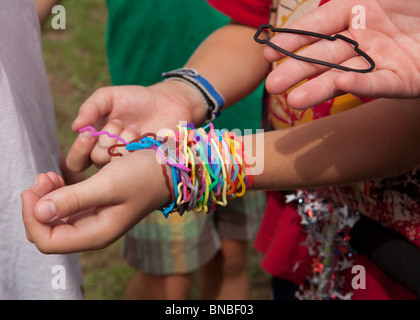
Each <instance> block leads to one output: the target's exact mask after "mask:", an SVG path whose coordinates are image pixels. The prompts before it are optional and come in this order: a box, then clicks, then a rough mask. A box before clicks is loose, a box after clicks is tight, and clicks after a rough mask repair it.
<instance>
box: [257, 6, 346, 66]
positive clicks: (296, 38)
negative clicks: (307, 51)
mask: <svg viewBox="0 0 420 320" xmlns="http://www.w3.org/2000/svg"><path fill="white" fill-rule="evenodd" d="M351 7H352V5H351V3H349V1H332V2H329V3H326V4H324V5H322V6H320V7H319V8H317V9H315V10H313V11H311V12H310V13H308V14H306V15H304V16H303V17H302V18H300V19H299V20H297V21H296V22H294V23H292V24H290V25H289V26H287V27H288V28H291V29H299V30H307V31H311V32H316V33H321V34H326V35H333V34H336V33H340V32H342V31H344V30H346V29H347V27H348V14H349V12H351ZM349 10H350V11H349ZM318 40H319V39H318V38H314V37H309V36H303V35H296V34H291V33H278V34H276V35H275V36H274V37H273V38H272V39H271V42H273V43H274V44H276V45H278V46H279V47H281V48H284V49H286V50H288V51H290V52H294V51H296V50H298V49H300V48H302V47H304V46H306V45H308V44H311V43H314V42H316V41H318ZM264 57H265V58H266V59H267V60H268V61H270V62H274V61H277V60H279V59H281V58H284V55H283V54H282V53H280V52H278V51H277V50H275V49H273V48H271V47H269V46H266V47H265V48H264Z"/></svg>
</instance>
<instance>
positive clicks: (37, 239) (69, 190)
mask: <svg viewBox="0 0 420 320" xmlns="http://www.w3.org/2000/svg"><path fill="white" fill-rule="evenodd" d="M167 173H168V175H169V176H170V177H171V175H170V170H169V168H168V169H167ZM169 198H170V193H169V191H168V190H167V188H166V184H165V178H164V176H163V174H162V168H161V165H160V164H159V163H158V161H157V159H156V153H155V151H154V150H143V151H136V152H133V153H130V154H128V155H125V156H124V157H122V158H119V159H117V160H116V161H112V162H111V163H109V164H108V165H106V166H105V167H103V168H102V169H101V170H100V171H99V172H98V173H97V174H95V175H93V176H92V177H91V178H89V179H87V180H85V181H82V182H80V183H76V184H74V185H71V186H65V185H64V181H63V179H62V178H61V177H59V176H58V175H57V174H55V173H52V172H49V173H48V174H41V175H39V176H38V178H37V181H36V183H35V184H34V186H32V187H31V189H30V190H26V191H24V192H23V193H22V214H23V221H24V224H25V228H26V234H27V237H28V239H29V240H30V241H32V242H33V243H35V245H36V246H37V247H38V249H39V250H40V251H41V252H43V253H71V252H78V251H84V250H93V249H101V248H104V247H106V246H108V245H109V244H111V243H112V242H114V241H115V240H117V239H118V238H119V237H121V236H122V235H123V234H125V233H126V232H127V231H128V230H129V229H130V228H131V227H132V226H134V225H135V224H136V223H138V221H140V220H141V219H142V218H144V217H145V216H146V215H148V214H149V213H151V212H152V211H153V210H156V209H159V208H160V207H162V206H163V205H165V204H166V203H167V202H168V201H169Z"/></svg>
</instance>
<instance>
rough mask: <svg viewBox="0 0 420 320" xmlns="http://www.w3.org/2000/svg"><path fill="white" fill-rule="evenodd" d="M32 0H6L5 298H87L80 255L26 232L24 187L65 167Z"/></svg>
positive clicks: (1, 42) (2, 55)
mask: <svg viewBox="0 0 420 320" xmlns="http://www.w3.org/2000/svg"><path fill="white" fill-rule="evenodd" d="M40 38H41V33H40V27H39V22H38V15H37V12H36V7H35V1H34V0H19V1H16V0H7V1H6V0H2V1H0V141H1V146H0V150H1V151H0V152H1V156H0V299H16V300H17V299H82V298H83V295H82V291H81V283H82V281H81V279H82V277H81V270H80V265H79V261H78V257H77V255H43V254H41V253H40V252H39V251H38V250H37V248H36V247H35V246H34V245H33V244H32V243H30V242H29V241H28V240H27V239H26V236H25V229H24V225H23V222H22V214H21V212H22V209H21V201H20V194H21V193H22V191H23V190H25V189H28V188H29V187H30V186H31V185H32V184H33V182H34V181H35V178H36V176H37V175H38V174H39V173H42V172H48V171H55V172H57V173H59V149H58V143H57V133H56V125H55V118H54V117H55V115H54V109H53V103H52V98H51V92H50V88H49V84H48V80H47V76H46V72H45V67H44V61H43V56H42V48H41V43H40Z"/></svg>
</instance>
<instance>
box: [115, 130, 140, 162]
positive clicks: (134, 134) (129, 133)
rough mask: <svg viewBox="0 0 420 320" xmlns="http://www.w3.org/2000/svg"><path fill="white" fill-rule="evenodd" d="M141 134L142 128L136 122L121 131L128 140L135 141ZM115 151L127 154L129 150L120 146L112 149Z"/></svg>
mask: <svg viewBox="0 0 420 320" xmlns="http://www.w3.org/2000/svg"><path fill="white" fill-rule="evenodd" d="M140 134H141V131H140V129H139V128H138V126H136V125H135V124H130V125H128V126H127V127H126V128H124V130H123V131H122V132H121V133H120V137H121V138H122V139H123V140H125V141H126V142H130V141H133V140H135V139H137V138H138V137H139V136H140ZM112 152H113V153H115V154H119V155H120V156H121V155H125V154H127V153H128V151H127V150H126V149H125V148H123V147H119V148H118V149H115V150H112ZM108 154H109V153H108ZM117 158H118V157H111V160H113V159H117Z"/></svg>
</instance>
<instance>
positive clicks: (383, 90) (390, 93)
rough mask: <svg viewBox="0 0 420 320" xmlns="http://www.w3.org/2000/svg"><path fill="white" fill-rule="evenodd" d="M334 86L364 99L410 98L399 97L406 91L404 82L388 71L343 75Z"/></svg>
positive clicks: (336, 80) (338, 77)
mask: <svg viewBox="0 0 420 320" xmlns="http://www.w3.org/2000/svg"><path fill="white" fill-rule="evenodd" d="M335 85H336V86H337V88H339V89H340V90H342V91H345V92H350V93H352V94H354V95H358V96H364V97H371V98H377V97H383V98H410V97H409V96H406V97H403V96H401V92H405V91H406V87H405V85H404V82H403V81H402V80H401V78H400V77H398V75H397V74H396V73H394V72H392V71H390V70H378V71H374V72H371V73H366V74H359V73H353V72H352V73H343V74H340V75H339V76H337V78H336V79H335Z"/></svg>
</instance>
